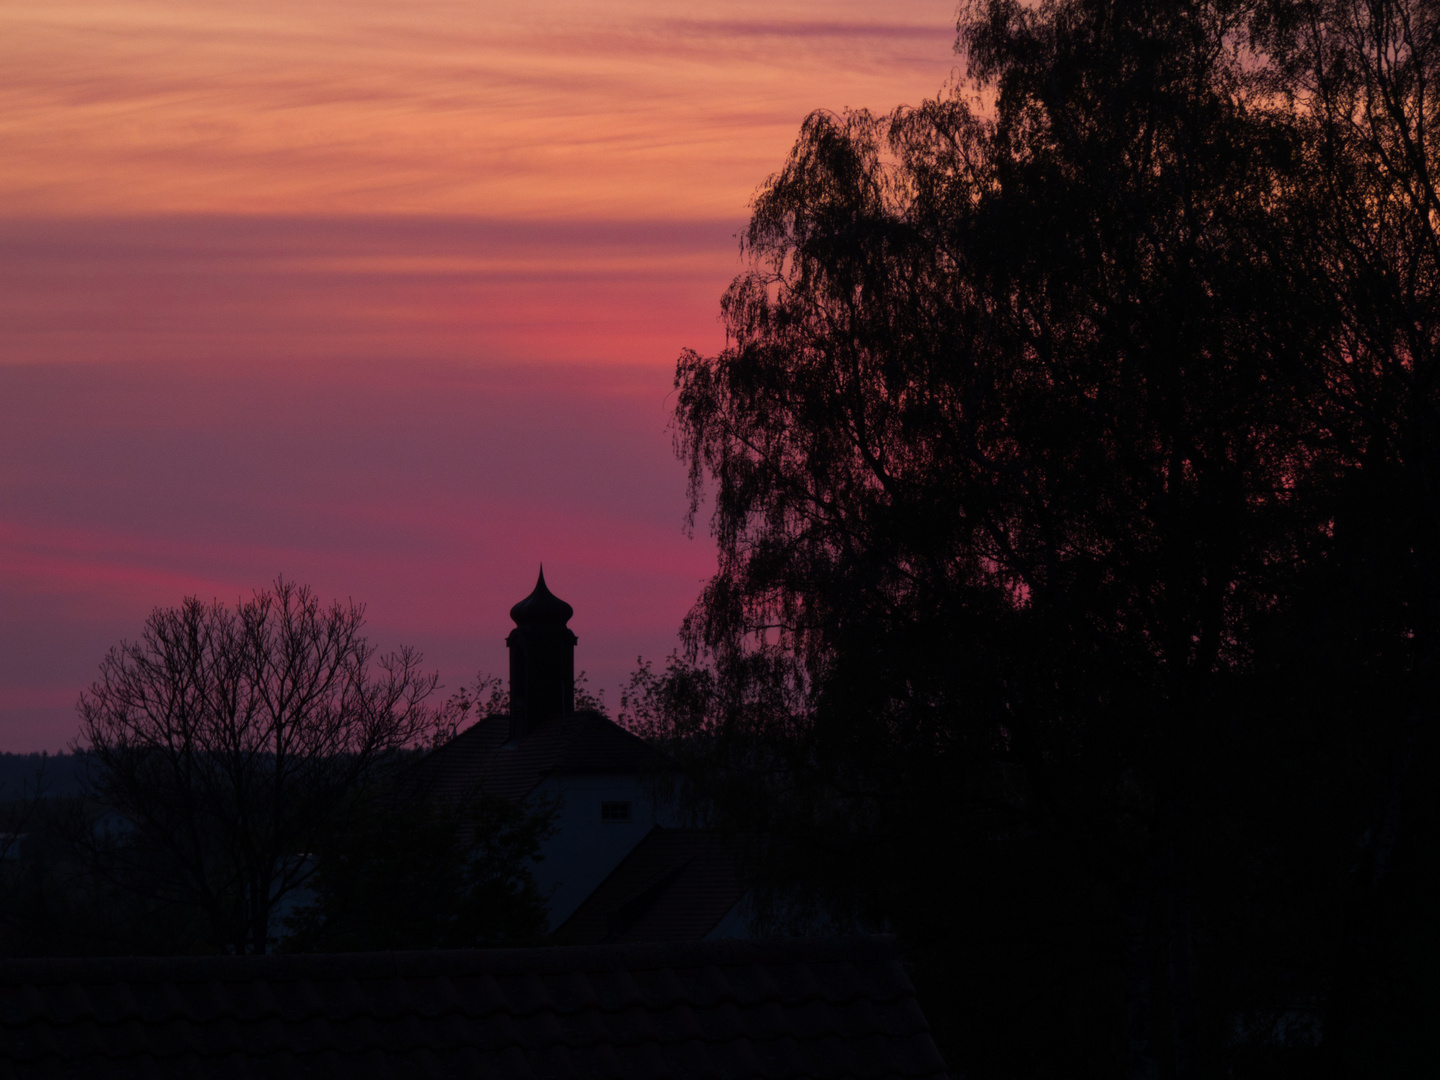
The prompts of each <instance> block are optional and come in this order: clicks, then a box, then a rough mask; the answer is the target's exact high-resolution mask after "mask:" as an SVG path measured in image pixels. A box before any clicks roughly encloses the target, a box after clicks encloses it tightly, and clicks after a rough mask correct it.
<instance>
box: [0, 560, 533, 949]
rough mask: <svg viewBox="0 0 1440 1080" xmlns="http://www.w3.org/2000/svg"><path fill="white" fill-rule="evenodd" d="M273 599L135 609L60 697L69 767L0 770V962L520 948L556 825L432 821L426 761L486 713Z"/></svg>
mask: <svg viewBox="0 0 1440 1080" xmlns="http://www.w3.org/2000/svg"><path fill="white" fill-rule="evenodd" d="M363 625H364V609H363V608H362V607H360V606H359V605H356V604H353V603H352V604H339V603H334V604H331V605H328V606H326V605H322V604H321V603H320V601H319V600H318V599H317V598H316V596H315V595H314V594H313V593H312V592H311V591H310V590H309V589H308V588H305V587H303V586H298V585H296V584H294V583H293V582H288V581H285V580H283V579H281V580H278V581H277V582H276V583H275V585H274V586H273V587H272V588H270V589H261V590H257V591H256V592H255V594H254V596H253V597H252V598H251V599H250V600H248V601H241V602H240V603H239V604H237V605H236V607H234V608H230V607H227V606H226V605H224V604H222V603H220V602H218V601H216V602H213V603H209V604H206V603H201V602H200V601H199V600H197V599H194V598H190V599H187V600H186V601H185V602H184V603H183V604H182V605H181V606H180V607H178V608H162V609H156V610H155V611H154V612H153V613H152V614H151V616H150V618H149V619H148V620H147V621H146V623H145V626H144V629H143V631H142V633H141V634H140V636H139V638H138V639H136V640H134V641H127V642H123V643H121V644H120V645H119V646H117V647H115V648H114V649H112V650H111V651H110V653H109V654H108V655H107V656H106V657H105V658H104V660H103V661H102V662H101V664H100V673H99V677H98V678H97V679H96V681H95V682H94V683H93V684H92V685H91V686H90V688H89V689H88V690H86V691H85V692H84V693H83V694H81V695H80V700H79V707H78V712H79V716H80V734H79V737H78V738H77V740H76V743H75V746H76V752H75V753H73V754H70V755H58V756H55V757H41V756H39V755H15V756H13V758H7V760H5V762H4V765H5V766H6V773H5V774H4V776H3V777H0V779H3V780H4V781H5V783H6V788H5V790H4V791H3V792H0V955H11V956H17V955H18V956H64V955H102V954H109V955H134V954H156V955H165V954H195V953H212V954H227V953H263V952H267V951H272V950H274V949H277V948H279V949H283V950H297V951H298V950H307V951H313V950H323V951H351V950H367V949H415V948H437V947H466V946H469V947H474V946H483V945H497V944H529V943H533V942H536V941H538V940H539V939H540V938H541V937H542V935H543V934H544V932H545V928H546V921H545V897H543V896H542V895H541V894H540V892H539V890H538V888H537V887H536V885H535V882H534V879H533V877H532V875H531V866H532V865H533V860H534V858H535V857H536V856H537V855H538V854H539V850H540V845H541V843H542V842H543V841H544V839H545V838H546V836H547V835H548V834H549V831H550V828H551V821H552V816H553V807H550V806H547V805H526V806H520V805H516V804H513V803H510V802H507V801H505V800H503V799H500V798H497V797H493V796H486V795H484V794H479V793H476V794H474V795H473V796H472V797H469V798H458V799H451V800H448V801H440V800H436V799H433V798H431V797H430V794H429V792H428V790H427V789H426V787H425V786H424V784H422V783H420V782H419V781H418V780H417V777H416V772H415V768H414V767H415V765H416V763H417V762H418V761H419V760H420V759H421V758H423V756H424V753H425V751H426V750H427V749H428V748H429V747H432V746H434V745H437V744H438V743H440V742H443V741H444V740H445V739H446V738H448V737H450V736H452V735H453V734H454V733H455V731H456V730H457V729H458V728H459V727H460V726H462V725H464V724H465V723H467V722H468V720H469V719H470V718H471V714H472V712H475V711H480V710H482V709H484V708H486V707H488V708H490V709H492V710H493V709H494V708H496V707H498V706H503V705H504V696H503V694H500V693H499V692H498V689H497V686H496V681H495V680H493V679H492V680H486V679H481V680H480V682H479V683H478V685H477V686H476V687H475V688H473V689H467V690H462V691H461V692H460V693H458V694H456V695H455V696H454V697H452V698H451V699H450V700H449V701H448V702H447V703H445V704H444V705H443V706H440V707H438V708H436V707H432V706H430V705H429V704H428V702H427V699H428V698H429V696H430V695H431V693H432V692H433V691H434V689H435V686H436V679H435V676H433V675H426V674H424V673H423V672H422V671H421V669H420V657H419V655H418V654H416V653H415V652H413V651H412V650H408V649H402V650H399V651H398V652H396V653H392V654H389V655H384V656H382V655H379V654H378V653H377V652H376V651H375V649H374V648H373V646H371V645H370V644H369V643H368V642H367V641H366V639H365V637H364V635H363V633H362V632H361V631H362V628H363Z"/></svg>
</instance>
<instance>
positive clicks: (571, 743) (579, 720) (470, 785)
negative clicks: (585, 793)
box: [416, 712, 662, 801]
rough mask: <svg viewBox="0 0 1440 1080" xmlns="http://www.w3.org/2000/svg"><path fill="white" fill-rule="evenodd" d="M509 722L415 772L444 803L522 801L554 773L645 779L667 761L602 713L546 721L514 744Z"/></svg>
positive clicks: (470, 731)
mask: <svg viewBox="0 0 1440 1080" xmlns="http://www.w3.org/2000/svg"><path fill="white" fill-rule="evenodd" d="M509 737H510V718H509V717H508V716H488V717H486V718H485V719H484V720H481V721H480V722H479V723H476V724H472V725H471V726H470V727H468V728H466V729H465V730H464V731H462V732H461V733H460V734H459V735H457V736H455V738H453V739H451V740H450V741H449V742H448V743H446V744H445V745H444V746H441V747H440V748H438V749H437V750H435V751H434V753H432V754H430V755H429V756H427V757H426V758H425V759H424V760H423V761H421V762H420V763H419V764H418V765H417V766H416V776H417V778H418V779H419V780H420V782H421V783H424V784H425V785H426V786H427V787H428V788H429V789H430V790H431V791H432V792H433V793H434V794H436V795H438V796H441V797H442V798H461V797H463V796H465V795H467V794H471V793H472V792H474V791H484V792H488V793H490V794H492V795H499V796H501V797H502V798H506V799H510V800H512V801H519V800H520V799H523V798H524V797H525V796H526V795H529V794H530V792H532V791H534V790H535V788H536V786H537V785H538V784H539V783H540V781H542V780H543V779H545V777H547V776H549V775H551V774H554V773H643V772H646V771H650V770H653V769H655V768H656V767H658V766H659V764H660V763H661V761H662V759H661V757H660V755H659V754H658V753H657V752H656V751H655V750H654V749H653V748H651V747H650V746H649V745H648V744H647V743H646V742H645V741H644V740H642V739H639V738H637V737H636V736H634V735H632V734H630V732H628V731H626V730H625V729H624V728H622V727H620V726H619V725H618V724H616V723H614V722H613V721H611V720H607V719H606V718H605V717H603V716H601V715H600V714H599V713H595V712H577V713H572V714H570V715H569V716H560V717H556V718H555V719H553V720H546V721H545V722H544V723H543V724H540V725H539V726H538V727H537V728H536V729H535V730H534V731H532V732H530V733H529V734H528V735H526V736H525V737H524V738H523V739H520V740H519V741H518V742H516V743H509V742H508V740H509Z"/></svg>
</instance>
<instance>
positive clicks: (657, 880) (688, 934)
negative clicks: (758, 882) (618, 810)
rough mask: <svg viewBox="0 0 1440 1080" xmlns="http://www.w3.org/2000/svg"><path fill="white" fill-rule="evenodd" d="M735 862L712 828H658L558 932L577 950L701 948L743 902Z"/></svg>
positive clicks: (628, 856)
mask: <svg viewBox="0 0 1440 1080" xmlns="http://www.w3.org/2000/svg"><path fill="white" fill-rule="evenodd" d="M742 894H743V890H742V889H741V887H740V881H739V879H738V878H737V877H736V874H735V863H734V860H733V859H731V858H730V856H729V854H728V853H727V852H726V851H725V850H724V849H723V848H722V847H721V846H720V842H719V838H718V837H717V836H716V835H715V834H714V833H713V832H710V831H708V830H705V829H663V828H660V827H659V826H657V827H655V828H654V829H651V830H650V832H649V833H648V834H647V835H646V837H645V839H643V840H641V841H640V843H639V844H637V845H636V846H635V850H634V851H632V852H630V854H629V855H627V856H625V858H624V859H623V860H622V861H621V862H620V864H619V865H618V866H616V867H615V869H614V870H612V871H611V872H610V876H609V877H607V878H606V879H605V880H604V881H603V882H601V883H600V885H599V887H598V888H597V889H596V890H595V891H594V892H593V893H591V894H590V896H589V898H588V899H586V901H585V902H584V903H583V904H581V905H580V906H579V907H578V908H577V909H576V910H575V913H574V914H573V915H571V916H570V918H568V919H566V920H565V922H564V924H563V925H562V926H561V927H560V928H559V929H558V930H557V931H556V932H555V936H556V938H557V940H560V941H563V942H567V943H569V942H573V943H576V944H592V943H596V942H602V941H699V940H700V939H701V938H703V937H704V936H705V935H706V934H708V933H709V932H710V931H711V930H713V929H715V926H716V925H717V924H718V923H719V922H720V920H721V919H723V918H724V917H725V916H726V914H728V913H729V911H730V909H731V908H733V907H734V906H735V905H736V904H737V903H739V901H740V897H741V896H742Z"/></svg>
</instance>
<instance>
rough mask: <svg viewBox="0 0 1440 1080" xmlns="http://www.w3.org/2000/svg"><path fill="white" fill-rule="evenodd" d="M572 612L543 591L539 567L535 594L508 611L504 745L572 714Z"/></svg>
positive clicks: (547, 590)
mask: <svg viewBox="0 0 1440 1080" xmlns="http://www.w3.org/2000/svg"><path fill="white" fill-rule="evenodd" d="M574 614H575V609H574V608H572V607H571V606H570V605H569V604H567V603H566V602H565V601H564V600H561V599H560V598H559V597H558V596H555V595H554V594H553V593H551V592H550V590H549V589H548V588H546V587H545V567H544V566H541V567H540V579H539V580H538V581H537V582H536V583H535V590H534V591H533V592H532V593H531V594H530V595H529V596H527V597H526V598H525V599H524V600H521V601H520V602H519V603H518V604H516V605H515V606H514V607H512V608H511V609H510V618H512V619H514V620H515V629H514V630H511V631H510V636H509V637H507V638H506V639H505V644H506V646H507V647H508V648H509V649H510V739H511V740H512V741H513V740H515V739H521V738H524V737H525V736H526V735H528V734H529V733H530V732H532V731H534V730H535V729H536V728H537V727H539V726H540V725H541V724H543V723H544V722H545V721H546V720H553V719H555V718H556V717H558V716H568V715H570V714H571V713H573V712H574V711H575V645H576V643H577V642H578V641H579V640H580V639H579V638H577V637H576V636H575V635H574V633H572V632H571V630H570V628H569V627H568V626H566V625H565V624H566V623H568V622H569V621H570V617H571V616H572V615H574Z"/></svg>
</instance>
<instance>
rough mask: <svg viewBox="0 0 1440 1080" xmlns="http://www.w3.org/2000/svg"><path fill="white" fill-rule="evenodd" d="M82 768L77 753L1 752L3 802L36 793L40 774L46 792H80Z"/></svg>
mask: <svg viewBox="0 0 1440 1080" xmlns="http://www.w3.org/2000/svg"><path fill="white" fill-rule="evenodd" d="M79 771H80V758H79V757H78V756H77V755H75V754H6V753H0V802H6V801H9V800H11V799H19V798H22V797H24V796H27V795H32V794H33V793H34V791H35V784H36V780H37V778H38V780H39V783H40V792H41V794H42V795H50V796H59V797H63V796H67V795H78V794H80V776H79Z"/></svg>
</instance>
